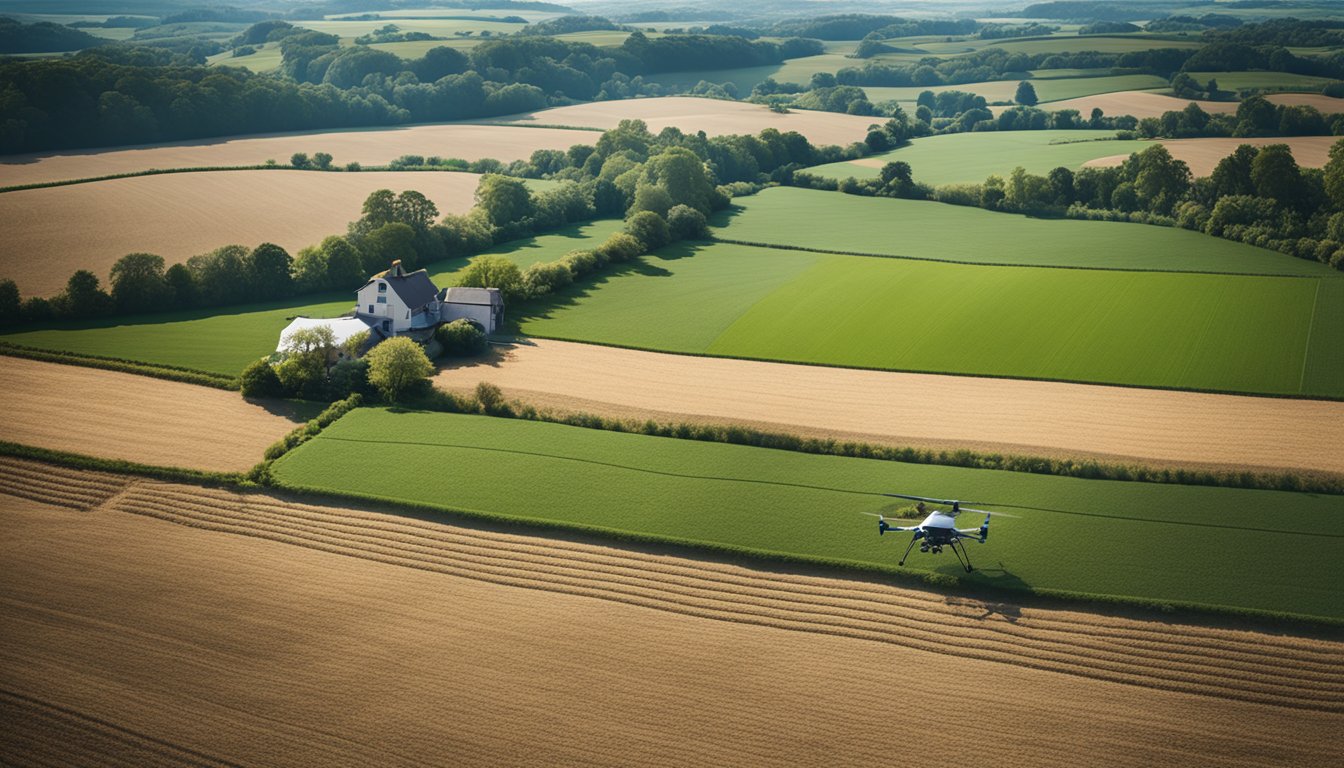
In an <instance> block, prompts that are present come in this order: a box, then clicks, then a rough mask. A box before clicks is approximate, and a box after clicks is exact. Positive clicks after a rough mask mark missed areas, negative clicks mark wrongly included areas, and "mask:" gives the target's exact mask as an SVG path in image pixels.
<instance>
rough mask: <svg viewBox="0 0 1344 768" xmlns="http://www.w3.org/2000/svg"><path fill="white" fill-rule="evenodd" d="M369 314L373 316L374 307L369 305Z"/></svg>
mask: <svg viewBox="0 0 1344 768" xmlns="http://www.w3.org/2000/svg"><path fill="white" fill-rule="evenodd" d="M369 314H370V315H372V314H373V305H372V304H370V305H369Z"/></svg>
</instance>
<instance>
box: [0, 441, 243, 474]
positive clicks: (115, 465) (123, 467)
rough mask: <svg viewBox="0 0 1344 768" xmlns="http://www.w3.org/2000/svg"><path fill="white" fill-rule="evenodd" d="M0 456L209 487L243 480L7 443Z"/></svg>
mask: <svg viewBox="0 0 1344 768" xmlns="http://www.w3.org/2000/svg"><path fill="white" fill-rule="evenodd" d="M0 455H4V456H14V457H17V458H21V459H32V460H34V461H45V462H47V463H49V464H59V465H61V466H65V467H74V468H75V469H89V470H95V471H98V472H115V473H117V474H123V475H137V476H140V477H152V478H154V479H156V480H174V481H183V482H190V483H209V484H212V485H239V484H242V483H243V482H244V478H243V476H242V475H241V474H238V473H237V472H210V471H207V470H203V469H187V468H185V467H160V466H154V465H150V464H137V463H136V462H133V461H125V460H123V459H104V458H99V457H96V456H85V455H83V454H80V453H69V452H67V451H57V450H53V449H51V448H38V447H35V446H31V445H21V444H19V443H11V442H9V441H7V440H0Z"/></svg>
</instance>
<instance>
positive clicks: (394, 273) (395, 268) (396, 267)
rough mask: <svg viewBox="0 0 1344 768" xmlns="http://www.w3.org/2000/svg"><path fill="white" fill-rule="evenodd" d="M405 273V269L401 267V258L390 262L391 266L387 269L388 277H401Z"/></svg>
mask: <svg viewBox="0 0 1344 768" xmlns="http://www.w3.org/2000/svg"><path fill="white" fill-rule="evenodd" d="M404 274H406V270H404V269H402V268H401V259H397V260H396V261H393V262H392V268H391V269H389V270H387V276H388V277H401V276H402V275H404Z"/></svg>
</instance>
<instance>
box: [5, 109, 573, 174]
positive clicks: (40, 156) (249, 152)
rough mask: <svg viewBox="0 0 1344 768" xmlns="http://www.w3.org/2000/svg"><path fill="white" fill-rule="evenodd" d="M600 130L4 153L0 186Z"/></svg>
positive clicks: (558, 141) (422, 128) (484, 130)
mask: <svg viewBox="0 0 1344 768" xmlns="http://www.w3.org/2000/svg"><path fill="white" fill-rule="evenodd" d="M596 141H597V134H596V133H593V132H592V131H571V130H564V129H555V128H512V127H500V126H497V125H469V124H464V123H450V124H446V125H412V126H406V127H404V128H378V129H371V130H348V131H322V132H318V133H281V134H271V135H261V136H230V137H224V138H219V139H202V140H198V141H178V142H172V143H169V144H154V145H146V146H136V147H112V148H109V149H88V150H78V149H75V150H52V151H50V152H42V153H37V154H28V155H6V156H4V157H0V187H10V186H15V185H19V184H35V183H41V182H48V181H59V180H65V179H87V178H91V177H95V176H108V175H112V174H117V173H135V172H137V171H145V170H149V169H151V168H202V167H209V166H221V165H260V164H262V163H264V162H266V161H267V160H274V161H276V162H277V163H280V164H281V165H288V164H289V158H290V156H291V155H293V154H294V153H295V152H304V153H306V154H308V155H310V156H311V155H312V154H313V153H315V152H326V153H327V154H329V155H331V156H332V158H333V161H332V162H333V163H334V164H336V165H339V166H344V165H345V164H346V163H351V162H355V163H360V164H361V165H386V164H387V163H388V162H389V161H391V160H395V159H396V158H398V157H401V156H402V155H422V156H425V157H430V156H435V155H437V156H439V157H444V158H449V157H455V158H458V159H461V160H479V159H481V158H485V157H489V158H494V159H496V160H502V161H504V162H511V161H513V160H520V159H524V158H527V157H529V156H531V154H532V153H533V152H534V151H536V150H538V149H568V148H569V147H571V146H573V145H574V144H592V143H594V142H596Z"/></svg>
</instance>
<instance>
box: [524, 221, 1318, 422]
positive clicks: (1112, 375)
mask: <svg viewBox="0 0 1344 768" xmlns="http://www.w3.org/2000/svg"><path fill="white" fill-rule="evenodd" d="M1340 283H1341V281H1339V280H1337V279H1329V278H1321V279H1304V278H1287V277H1242V276H1226V275H1200V274H1185V273H1163V272H1117V271H1103V270H1073V269H1041V268H1029V267H991V266H965V265H959V264H943V263H936V262H922V261H910V260H906V259H888V258H879V257H865V256H839V255H831V254H820V253H810V252H802V251H789V250H781V249H777V248H756V247H750V246H740V245H730V244H713V245H687V244H682V245H678V246H673V247H670V248H666V249H664V250H663V251H660V252H659V253H657V254H654V255H651V256H647V257H645V258H643V259H642V260H641V261H640V262H638V263H636V264H635V265H633V266H630V267H627V268H625V269H622V270H617V271H616V272H613V273H608V276H606V277H603V278H601V279H599V281H598V282H597V283H595V284H585V285H582V286H575V287H572V288H570V289H567V290H566V291H564V292H562V293H560V294H559V295H557V296H556V297H553V298H552V299H551V300H550V301H548V302H547V303H545V304H544V305H541V306H533V307H531V308H524V309H523V311H525V312H527V311H528V310H529V309H530V312H528V314H526V315H525V316H523V317H522V318H521V320H520V329H521V331H522V332H524V333H528V334H532V335H536V336H544V337H550V338H558V339H568V340H574V341H586V342H595V343H605V344H616V345H621V346H630V347H639V348H645V349H656V350H664V351H670V352H683V353H691V354H709V355H717V356H724V357H743V358H758V359H767V360H783V361H791V362H802V363H815V364H822V365H840V366H855V367H862V368H877V369H890V370H908V371H928V372H939V373H956V374H978V375H991V376H1010V377H1019V378H1042V379H1058V380H1066V381H1084V382H1095V383H1109V384H1129V385H1139V386H1152V387H1176V388H1193V389H1207V390H1216V391H1233V392H1255V393H1267V394H1288V395H1298V394H1306V395H1327V396H1335V397H1344V366H1341V365H1340V356H1339V355H1337V354H1335V356H1334V358H1333V360H1334V362H1331V358H1330V355H1331V354H1332V353H1331V352H1330V350H1332V349H1334V348H1335V347H1338V346H1344V325H1341V324H1338V323H1334V324H1332V323H1331V322H1330V318H1331V317H1333V313H1334V312H1335V311H1336V310H1335V305H1336V303H1338V301H1339V298H1338V297H1339V295H1340V294H1338V293H1337V292H1336V291H1335V289H1334V287H1333V286H1334V285H1336V284H1340ZM1324 284H1329V286H1330V287H1326V288H1324V289H1323V288H1321V286H1322V285H1324ZM1318 291H1319V292H1320V295H1319V296H1318ZM517 317H518V315H517V313H515V318H517ZM1313 320H1314V321H1313ZM1309 350H1310V351H1309Z"/></svg>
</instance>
